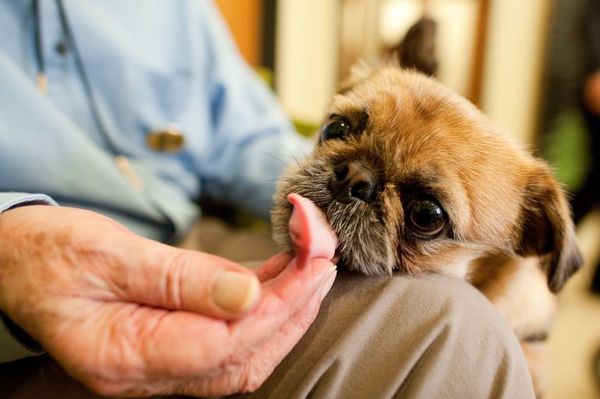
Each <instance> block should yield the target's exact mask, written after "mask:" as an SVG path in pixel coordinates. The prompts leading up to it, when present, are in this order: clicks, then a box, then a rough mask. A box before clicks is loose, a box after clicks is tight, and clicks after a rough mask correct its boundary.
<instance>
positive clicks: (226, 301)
mask: <svg viewBox="0 0 600 399" xmlns="http://www.w3.org/2000/svg"><path fill="white" fill-rule="evenodd" d="M140 241H141V243H140V242H138V243H137V245H136V248H135V249H134V248H130V249H129V250H128V251H125V253H124V255H125V256H124V259H123V260H122V261H121V262H118V263H121V265H120V266H117V267H116V269H117V270H115V271H114V272H113V273H111V274H112V275H111V277H110V278H111V279H112V281H113V283H114V284H113V285H112V288H113V291H114V293H115V294H117V295H118V297H119V298H120V299H122V300H126V301H131V302H138V303H143V304H146V305H150V306H156V307H160V308H165V309H180V310H188V311H192V312H196V313H201V314H204V315H207V316H212V317H216V318H222V319H232V318H237V317H240V316H242V315H244V314H245V313H247V312H249V311H250V310H251V309H252V308H253V307H254V306H255V305H256V303H257V302H258V299H259V297H260V283H259V281H258V278H257V277H256V276H255V275H254V273H252V272H251V271H250V270H248V269H246V268H245V267H243V266H241V265H239V264H237V263H235V262H232V261H229V260H227V259H224V258H221V257H218V256H215V255H210V254H206V253H203V252H198V251H190V250H183V249H179V248H175V247H171V246H168V245H164V244H160V243H157V242H154V241H151V240H146V239H141V240H140ZM140 244H141V245H140ZM131 254H136V255H133V256H132V255H131Z"/></svg>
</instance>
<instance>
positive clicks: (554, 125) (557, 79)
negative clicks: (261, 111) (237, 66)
mask: <svg viewBox="0 0 600 399" xmlns="http://www.w3.org/2000/svg"><path fill="white" fill-rule="evenodd" d="M217 4H218V5H219V7H220V8H221V11H222V13H223V15H224V17H225V19H226V21H227V22H228V24H229V27H230V29H231V31H232V33H233V36H234V38H235V40H236V41H237V43H238V46H239V48H240V51H241V53H242V55H243V56H244V58H245V59H246V60H247V61H248V62H249V63H250V64H251V65H252V66H253V67H255V68H256V70H257V73H259V74H261V76H263V77H264V78H265V80H266V81H267V82H268V83H269V84H270V85H271V86H272V87H273V89H274V90H275V92H276V94H277V96H278V97H279V98H280V100H281V102H282V104H283V106H284V108H285V109H286V110H287V112H288V113H289V114H290V116H291V117H292V119H293V120H294V122H295V124H296V126H297V128H298V130H299V131H301V132H304V133H306V134H310V132H313V131H315V130H316V128H317V126H318V125H319V124H320V121H321V119H322V118H323V116H324V111H325V109H326V107H327V104H328V101H329V100H330V98H331V95H332V94H333V93H334V91H335V89H336V87H337V85H338V84H339V83H340V81H341V80H343V79H344V78H345V77H347V75H348V73H349V70H350V68H351V66H352V65H353V64H354V63H355V62H356V61H357V60H359V59H365V60H370V61H374V60H377V59H380V58H381V57H382V56H384V55H385V54H386V53H388V52H389V51H390V50H393V49H398V48H399V47H398V46H399V45H400V42H401V41H402V39H403V38H404V36H405V35H406V33H407V32H408V30H409V29H410V28H411V26H413V24H415V23H416V22H417V21H419V20H420V19H422V18H427V21H431V22H433V26H434V35H433V36H432V40H433V43H432V44H433V45H434V48H435V58H436V63H437V65H436V66H437V68H435V76H436V78H437V79H439V80H440V81H441V82H442V83H444V84H445V85H447V86H449V87H450V88H451V89H453V90H454V91H456V92H458V93H460V94H461V95H463V96H465V97H467V98H468V99H469V100H471V101H472V102H473V103H474V104H476V105H477V106H478V107H479V108H481V109H482V110H483V112H485V113H486V114H487V115H488V116H489V117H490V118H491V119H492V120H493V121H494V122H495V123H496V124H497V125H499V126H500V127H502V128H504V129H505V130H506V131H507V132H509V133H510V134H512V135H514V136H515V137H517V138H518V139H519V140H521V141H522V142H524V143H526V144H527V145H529V146H530V148H531V149H532V150H533V152H534V153H537V154H538V155H540V156H543V157H545V158H546V159H548V160H549V161H550V163H551V164H552V165H553V166H554V167H555V169H556V172H557V175H558V177H559V179H560V180H561V182H562V183H563V184H565V187H566V188H567V189H568V190H569V192H570V193H571V194H572V196H573V203H574V207H575V214H576V215H575V216H576V219H577V222H578V236H579V240H580V244H581V247H582V250H583V253H584V256H585V258H586V265H585V267H584V269H583V270H582V272H580V273H578V275H577V276H576V277H575V278H573V279H572V280H571V281H570V282H569V284H568V285H567V287H566V288H565V289H564V290H563V291H562V292H561V294H560V296H559V314H558V318H557V321H556V326H555V328H554V331H553V332H552V335H551V336H550V338H549V344H550V348H551V357H552V363H553V364H554V372H553V375H552V379H551V382H550V392H549V393H548V396H547V397H548V398H551V399H554V398H556V399H558V398H600V386H599V385H598V375H599V374H600V360H599V358H598V351H599V349H600V295H597V294H592V292H591V290H590V287H591V286H592V281H593V279H594V274H595V270H596V268H597V266H596V265H597V264H598V259H600V256H599V249H600V213H599V212H598V211H597V209H598V206H597V205H598V203H597V201H598V187H599V186H600V179H599V178H598V174H597V169H598V167H597V163H598V153H597V151H598V145H597V141H598V135H599V133H598V126H599V124H598V122H597V120H598V115H597V114H596V115H594V112H591V111H590V108H593V107H590V106H587V105H586V101H585V96H584V95H583V94H582V93H585V90H586V89H585V85H586V83H587V82H588V81H590V80H591V79H590V76H592V74H593V73H594V71H597V70H600V6H599V5H600V0H526V1H523V0H217ZM599 76H600V75H599ZM596 80H597V81H598V83H596V86H597V88H596V90H597V95H598V97H597V100H600V79H596ZM598 107H599V108H598V110H600V105H599V106H598ZM592 111H593V110H592ZM594 118H595V119H594ZM594 209H596V211H594ZM596 278H598V276H597V277H596ZM596 284H598V285H599V286H600V281H596Z"/></svg>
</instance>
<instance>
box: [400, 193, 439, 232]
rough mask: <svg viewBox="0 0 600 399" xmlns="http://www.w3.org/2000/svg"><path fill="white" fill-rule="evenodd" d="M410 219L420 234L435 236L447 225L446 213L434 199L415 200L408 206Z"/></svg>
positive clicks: (414, 228)
mask: <svg viewBox="0 0 600 399" xmlns="http://www.w3.org/2000/svg"><path fill="white" fill-rule="evenodd" d="M408 220H409V222H410V225H411V227H412V230H413V231H414V232H415V234H417V235H418V236H421V237H424V238H433V237H435V236H436V235H437V234H439V233H440V232H441V231H442V230H443V229H444V226H446V214H445V213H444V210H443V209H442V207H441V206H440V204H438V203H437V202H436V201H434V200H432V199H426V200H415V201H413V202H411V203H410V205H409V208H408Z"/></svg>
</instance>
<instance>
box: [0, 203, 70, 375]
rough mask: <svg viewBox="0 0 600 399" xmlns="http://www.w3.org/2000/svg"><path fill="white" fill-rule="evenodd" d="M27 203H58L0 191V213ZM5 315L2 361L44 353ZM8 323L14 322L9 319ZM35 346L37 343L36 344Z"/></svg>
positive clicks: (0, 332) (0, 331)
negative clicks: (16, 331)
mask: <svg viewBox="0 0 600 399" xmlns="http://www.w3.org/2000/svg"><path fill="white" fill-rule="evenodd" d="M25 205H58V204H57V203H56V201H54V200H53V199H52V198H50V197H49V196H47V195H45V194H27V193H0V213H2V212H4V211H7V210H9V209H12V208H16V207H19V206H25ZM6 322H7V320H6V319H5V317H4V316H3V317H0V363H3V362H9V361H12V360H18V359H22V358H24V357H29V356H35V355H39V354H40V353H43V352H42V351H41V350H38V348H34V347H33V346H29V347H28V346H26V342H24V341H22V340H19V339H18V338H17V337H16V336H15V335H14V333H13V332H11V330H10V329H9V326H8V325H7V323H6ZM8 323H12V322H11V321H8ZM34 346H35V345H34Z"/></svg>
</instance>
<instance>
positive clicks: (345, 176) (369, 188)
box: [329, 161, 377, 203]
mask: <svg viewBox="0 0 600 399" xmlns="http://www.w3.org/2000/svg"><path fill="white" fill-rule="evenodd" d="M329 189H330V190H331V193H332V194H333V196H334V197H335V199H336V200H338V201H340V202H345V203H349V202H351V201H354V200H362V201H365V202H372V201H373V200H374V199H375V197H376V196H377V179H376V178H375V174H374V173H373V171H372V170H371V169H369V167H367V166H366V165H365V164H363V163H362V162H359V161H350V162H342V163H339V164H337V165H336V166H335V167H334V168H333V175H332V176H331V181H330V184H329Z"/></svg>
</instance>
